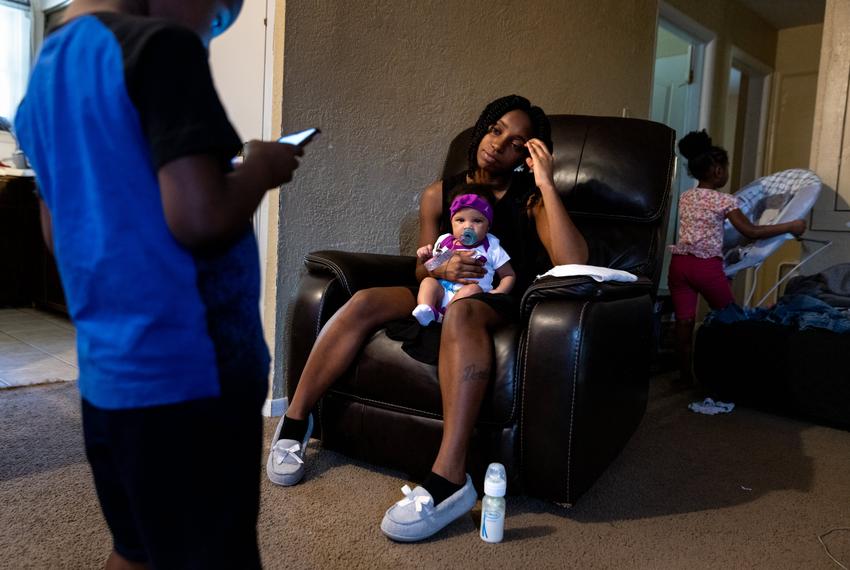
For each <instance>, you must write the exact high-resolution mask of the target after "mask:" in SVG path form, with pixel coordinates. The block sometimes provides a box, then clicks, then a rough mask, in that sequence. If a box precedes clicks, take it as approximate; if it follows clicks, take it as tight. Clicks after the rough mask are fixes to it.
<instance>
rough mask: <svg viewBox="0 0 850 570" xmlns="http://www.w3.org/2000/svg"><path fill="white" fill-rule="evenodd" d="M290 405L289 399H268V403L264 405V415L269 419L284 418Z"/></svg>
mask: <svg viewBox="0 0 850 570" xmlns="http://www.w3.org/2000/svg"><path fill="white" fill-rule="evenodd" d="M288 404H289V398H275V399H271V398H266V403H265V404H263V415H264V416H266V417H267V418H274V417H277V416H282V415H283V413H284V412H285V411H286V407H287V405H288Z"/></svg>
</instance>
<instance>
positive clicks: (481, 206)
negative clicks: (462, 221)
mask: <svg viewBox="0 0 850 570" xmlns="http://www.w3.org/2000/svg"><path fill="white" fill-rule="evenodd" d="M464 208H472V209H474V210H478V211H479V212H481V213H482V214H484V217H485V218H487V221H488V222H489V223H490V225H491V226H492V225H493V208H491V207H490V204H489V203H488V202H487V200H485V199H484V198H482V197H481V196H479V195H477V194H461V195H460V196H458V197H457V198H455V199H454V200H452V205H451V206H449V217H452V218H454V216H455V214H456V213H457V212H458V210H463V209H464Z"/></svg>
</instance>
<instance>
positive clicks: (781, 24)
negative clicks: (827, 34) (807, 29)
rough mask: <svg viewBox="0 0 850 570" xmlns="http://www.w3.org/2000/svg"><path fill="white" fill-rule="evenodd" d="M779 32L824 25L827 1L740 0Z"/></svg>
mask: <svg viewBox="0 0 850 570" xmlns="http://www.w3.org/2000/svg"><path fill="white" fill-rule="evenodd" d="M738 2H739V3H740V4H742V5H744V6H746V7H747V8H749V9H750V10H752V11H753V12H755V13H756V14H758V15H759V16H761V17H762V18H764V19H765V20H766V21H767V22H768V23H770V24H771V25H772V26H773V27H774V28H776V29H777V30H781V29H783V28H794V27H796V26H806V25H809V24H820V23H823V13H824V9H825V7H826V0H738Z"/></svg>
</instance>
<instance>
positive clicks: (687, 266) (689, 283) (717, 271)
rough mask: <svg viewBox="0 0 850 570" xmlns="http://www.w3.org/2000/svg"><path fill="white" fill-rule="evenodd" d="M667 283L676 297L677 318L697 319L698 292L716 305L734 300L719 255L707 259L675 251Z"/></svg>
mask: <svg viewBox="0 0 850 570" xmlns="http://www.w3.org/2000/svg"><path fill="white" fill-rule="evenodd" d="M667 285H668V287H669V288H670V296H671V297H672V298H673V309H674V310H675V311H676V319H677V320H687V319H693V318H694V317H695V316H696V312H697V294H700V295H702V296H703V297H705V300H706V301H708V304H709V306H710V307H711V308H712V309H722V308H723V307H725V306H726V305H728V304H729V303H734V302H735V298H734V297H733V296H732V288H731V287H730V286H729V280H728V279H727V278H726V275H725V274H724V273H723V260H722V259H721V258H719V257H711V258H708V259H703V258H701V257H696V256H694V255H677V254H674V255H673V259H672V260H671V262H670V272H669V273H668V274H667Z"/></svg>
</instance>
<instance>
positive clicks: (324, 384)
mask: <svg viewBox="0 0 850 570" xmlns="http://www.w3.org/2000/svg"><path fill="white" fill-rule="evenodd" d="M414 306H415V300H414V298H413V293H412V292H411V291H410V289H407V288H406V287H376V288H374V289H364V290H362V291H358V292H357V293H355V294H354V296H353V297H352V298H351V299H350V300H349V301H348V302H347V303H346V304H345V305H343V306H342V308H340V310H339V311H337V312H336V314H335V315H334V316H333V317H331V319H330V320H329V321H328V322H327V323H326V324H325V326H324V327H323V328H322V331H321V332H320V333H319V337H318V338H317V339H316V344H314V345H313V350H311V351H310V356H309V357H308V358H307V363H306V364H305V365H304V371H303V372H302V373H301V379H300V380H299V381H298V387H297V388H296V389H295V394H294V396H293V397H292V401H291V402H290V403H289V407H288V408H287V410H286V415H287V416H288V417H290V418H292V419H293V420H303V419H305V418H306V417H307V414H309V413H310V410H312V409H313V406H315V405H316V402H318V401H319V399H320V398H321V397H322V396H323V395H324V393H325V392H326V391H327V389H328V388H330V386H331V385H332V384H333V383H334V382H335V381H336V379H337V378H339V376H340V375H342V373H343V372H345V370H346V369H347V368H348V366H349V365H350V364H351V362H352V361H353V360H354V357H355V356H356V355H357V352H358V351H359V350H360V347H361V346H362V345H363V342H364V341H365V340H366V336H367V335H369V334H371V333H372V332H373V331H374V330H375V329H376V328H377V327H379V326H380V325H382V324H383V323H386V322H387V321H391V320H393V319H400V318H402V317H405V316H407V315H409V314H410V311H412V310H413V307H414Z"/></svg>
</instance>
